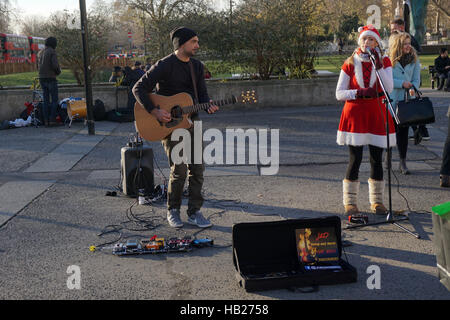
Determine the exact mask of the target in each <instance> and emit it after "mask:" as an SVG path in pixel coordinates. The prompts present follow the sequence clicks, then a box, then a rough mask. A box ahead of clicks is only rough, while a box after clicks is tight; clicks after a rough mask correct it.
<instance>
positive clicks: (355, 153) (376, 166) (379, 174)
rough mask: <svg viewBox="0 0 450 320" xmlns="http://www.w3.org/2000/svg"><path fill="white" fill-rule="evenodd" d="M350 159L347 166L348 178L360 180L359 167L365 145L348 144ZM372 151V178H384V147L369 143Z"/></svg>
mask: <svg viewBox="0 0 450 320" xmlns="http://www.w3.org/2000/svg"><path fill="white" fill-rule="evenodd" d="M348 149H349V152H350V159H349V163H348V167H347V173H346V179H348V180H351V181H356V180H358V175H359V167H360V166H361V162H362V157H363V146H348ZM369 152H370V178H372V179H374V180H383V165H382V162H383V159H382V158H383V148H379V147H376V146H372V145H369Z"/></svg>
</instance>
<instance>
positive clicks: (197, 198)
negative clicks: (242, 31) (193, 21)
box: [133, 27, 219, 228]
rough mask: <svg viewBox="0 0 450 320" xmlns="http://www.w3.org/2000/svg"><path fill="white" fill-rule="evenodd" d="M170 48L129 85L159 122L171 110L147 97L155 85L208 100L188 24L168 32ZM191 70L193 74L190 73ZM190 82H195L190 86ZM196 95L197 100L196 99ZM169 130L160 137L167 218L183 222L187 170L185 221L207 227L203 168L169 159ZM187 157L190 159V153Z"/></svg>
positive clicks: (160, 89)
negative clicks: (203, 210) (164, 157)
mask: <svg viewBox="0 0 450 320" xmlns="http://www.w3.org/2000/svg"><path fill="white" fill-rule="evenodd" d="M170 38H171V40H172V43H173V47H174V52H173V53H171V54H170V55H168V56H167V57H165V58H163V59H161V60H159V61H158V62H157V63H155V64H154V65H153V66H152V67H151V68H150V70H149V71H147V73H146V74H145V75H143V76H142V78H141V79H140V80H139V81H138V82H137V83H136V85H135V86H134V87H133V94H134V95H135V97H136V100H137V102H138V103H139V104H140V105H142V106H144V108H145V109H146V110H147V111H148V112H149V113H150V114H152V115H153V116H154V117H155V118H156V119H157V120H158V121H159V122H160V123H167V122H170V121H171V120H172V117H171V114H170V113H169V112H168V111H166V110H164V109H161V108H158V107H157V106H155V105H154V104H153V103H152V101H151V100H150V98H149V93H150V92H152V90H153V89H155V87H156V93H157V94H159V95H163V96H171V95H175V94H178V93H182V92H185V93H188V94H190V96H191V97H192V98H193V100H194V101H196V103H205V102H212V100H210V99H209V96H208V92H207V89H206V83H205V79H204V67H203V64H202V63H201V62H200V61H199V60H197V59H194V58H193V56H194V55H195V54H196V52H197V50H198V49H199V39H198V36H197V34H196V33H195V32H194V31H193V30H191V29H188V28H185V27H180V28H176V29H174V30H173V31H172V32H171V33H170ZM191 70H193V74H194V75H192V74H191ZM194 82H195V86H196V88H195V87H194ZM197 96H198V101H197ZM217 110H219V107H218V106H216V105H213V104H211V106H210V107H209V108H208V109H207V112H208V113H214V112H216V111H217ZM190 118H191V120H192V121H196V120H199V115H198V113H192V114H191V116H190ZM189 132H190V134H191V143H192V145H191V150H192V152H194V146H193V143H194V140H195V139H194V130H193V128H191V129H189ZM171 136H172V135H171V134H169V135H168V136H167V137H165V138H164V139H163V140H162V144H163V146H164V150H165V152H166V154H167V157H168V159H169V164H170V179H169V185H168V193H167V220H168V222H169V225H170V226H171V227H174V228H180V227H182V226H183V222H182V220H181V217H180V206H181V199H182V195H183V187H184V183H185V181H186V177H187V170H189V188H188V192H189V202H188V210H187V215H188V220H187V221H188V223H190V224H194V225H197V226H198V227H200V228H207V227H211V226H212V224H211V222H210V221H209V220H208V219H206V218H205V217H204V216H203V215H202V213H201V212H200V208H201V207H202V205H203V201H204V199H203V196H202V194H201V190H202V186H203V172H204V170H205V167H204V165H203V163H201V164H194V163H191V164H186V163H181V164H175V163H174V162H173V161H172V159H171V152H172V149H173V147H174V146H175V145H176V144H177V143H179V141H171ZM191 159H194V155H193V154H192V157H191Z"/></svg>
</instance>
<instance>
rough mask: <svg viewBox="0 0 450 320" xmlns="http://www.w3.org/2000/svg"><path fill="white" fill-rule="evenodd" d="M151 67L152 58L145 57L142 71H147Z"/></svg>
mask: <svg viewBox="0 0 450 320" xmlns="http://www.w3.org/2000/svg"><path fill="white" fill-rule="evenodd" d="M151 67H152V59H151V58H147V59H146V60H145V69H144V71H145V72H147V71H148V70H150V68H151Z"/></svg>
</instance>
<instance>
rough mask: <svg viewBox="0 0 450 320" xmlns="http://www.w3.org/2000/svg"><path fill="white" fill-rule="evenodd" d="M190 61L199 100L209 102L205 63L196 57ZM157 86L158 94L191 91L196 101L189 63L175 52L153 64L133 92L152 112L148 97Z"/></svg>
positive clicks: (165, 94)
mask: <svg viewBox="0 0 450 320" xmlns="http://www.w3.org/2000/svg"><path fill="white" fill-rule="evenodd" d="M190 61H191V62H192V65H193V67H194V74H195V82H196V86H197V91H198V99H199V101H198V102H199V103H205V102H209V96H208V92H207V90H206V83H205V78H204V77H203V74H204V70H203V69H204V68H203V64H202V63H201V62H200V61H199V60H197V59H194V58H191V59H190ZM155 87H156V93H157V94H160V95H163V96H172V95H174V94H177V93H181V92H186V93H189V94H190V95H191V97H192V100H193V101H195V93H194V87H193V84H192V77H191V71H190V67H189V63H187V62H183V61H181V60H179V59H178V58H177V56H176V55H175V54H174V53H172V54H170V55H168V56H167V57H165V58H163V59H161V60H159V61H158V62H157V63H155V64H154V65H152V67H151V68H150V70H149V71H147V72H146V73H145V75H143V76H142V78H140V79H139V81H138V82H137V83H136V85H135V86H134V87H133V93H134V96H135V97H136V100H137V101H138V102H139V103H140V104H141V105H143V106H144V108H145V109H146V110H147V111H148V112H151V111H152V110H153V109H154V108H155V106H154V105H153V104H152V102H151V101H150V98H149V97H148V94H149V93H150V92H152V91H153V90H154V89H155ZM193 116H194V114H193Z"/></svg>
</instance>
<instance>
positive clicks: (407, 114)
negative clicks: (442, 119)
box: [396, 86, 435, 127]
mask: <svg viewBox="0 0 450 320" xmlns="http://www.w3.org/2000/svg"><path fill="white" fill-rule="evenodd" d="M412 87H413V88H414V91H415V92H416V96H417V98H415V99H408V97H407V96H408V94H407V92H406V90H405V100H404V101H399V102H398V103H397V110H396V115H397V118H398V120H399V121H400V122H399V123H398V125H399V126H400V127H407V126H418V125H424V124H428V123H433V122H434V121H435V117H434V110H433V103H432V102H431V100H430V99H429V98H428V97H423V96H422V92H420V91H419V90H417V88H416V87H415V86H412Z"/></svg>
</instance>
